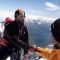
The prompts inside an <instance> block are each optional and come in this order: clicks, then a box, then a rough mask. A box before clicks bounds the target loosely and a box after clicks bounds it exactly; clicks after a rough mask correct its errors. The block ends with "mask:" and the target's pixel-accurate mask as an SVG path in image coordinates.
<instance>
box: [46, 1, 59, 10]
mask: <svg viewBox="0 0 60 60" xmlns="http://www.w3.org/2000/svg"><path fill="white" fill-rule="evenodd" d="M45 5H46V7H47V9H48V10H59V7H58V6H57V5H55V4H53V3H50V2H45Z"/></svg>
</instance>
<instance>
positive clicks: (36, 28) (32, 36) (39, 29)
mask: <svg viewBox="0 0 60 60" xmlns="http://www.w3.org/2000/svg"><path fill="white" fill-rule="evenodd" d="M25 23H26V25H27V27H28V31H29V41H30V43H31V44H36V45H37V46H46V45H47V44H49V43H50V42H51V36H50V31H49V30H50V25H51V22H46V20H45V21H42V20H26V22H25Z"/></svg>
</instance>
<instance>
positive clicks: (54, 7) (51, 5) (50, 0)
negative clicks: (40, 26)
mask: <svg viewBox="0 0 60 60" xmlns="http://www.w3.org/2000/svg"><path fill="white" fill-rule="evenodd" d="M18 8H22V9H24V10H25V12H26V17H30V18H31V17H33V18H36V17H37V16H40V17H42V18H44V17H48V18H49V17H50V18H60V0H0V17H1V18H2V17H3V18H5V17H12V18H14V12H15V10H16V9H18Z"/></svg>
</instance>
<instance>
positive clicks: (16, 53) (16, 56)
mask: <svg viewBox="0 0 60 60" xmlns="http://www.w3.org/2000/svg"><path fill="white" fill-rule="evenodd" d="M20 57H21V49H15V51H14V52H13V53H12V55H11V56H10V60H21V58H20Z"/></svg>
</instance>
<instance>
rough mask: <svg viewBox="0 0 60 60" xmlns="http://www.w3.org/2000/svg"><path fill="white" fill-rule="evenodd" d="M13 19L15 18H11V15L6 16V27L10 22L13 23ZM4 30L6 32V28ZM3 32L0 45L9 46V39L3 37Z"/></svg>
mask: <svg viewBox="0 0 60 60" xmlns="http://www.w3.org/2000/svg"><path fill="white" fill-rule="evenodd" d="M12 21H13V19H11V18H9V17H6V18H5V21H4V27H5V26H6V25H8V24H9V23H11V22H12ZM4 27H3V28H4ZM3 32H4V30H3ZM3 32H2V34H1V38H0V46H7V43H8V42H7V41H6V40H5V39H3V37H2V35H3Z"/></svg>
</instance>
